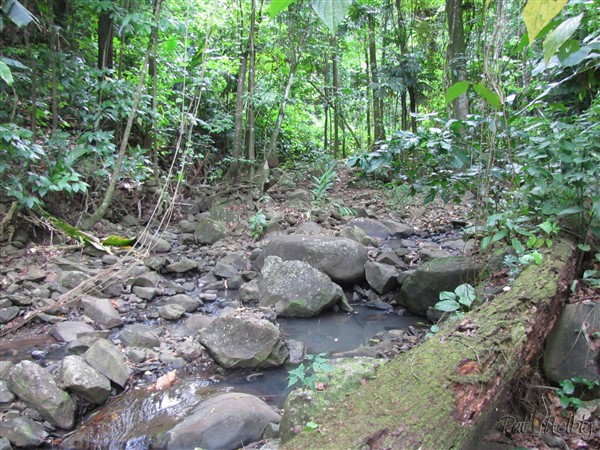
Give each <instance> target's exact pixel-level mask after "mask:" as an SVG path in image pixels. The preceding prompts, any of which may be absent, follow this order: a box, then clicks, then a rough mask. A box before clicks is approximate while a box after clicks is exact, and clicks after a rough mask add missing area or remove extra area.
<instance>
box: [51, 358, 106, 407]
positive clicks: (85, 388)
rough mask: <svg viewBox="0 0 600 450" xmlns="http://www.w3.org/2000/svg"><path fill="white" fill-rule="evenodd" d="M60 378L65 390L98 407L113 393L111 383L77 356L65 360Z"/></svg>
mask: <svg viewBox="0 0 600 450" xmlns="http://www.w3.org/2000/svg"><path fill="white" fill-rule="evenodd" d="M60 376H61V379H62V385H63V386H64V388H65V389H68V390H69V391H71V392H74V393H76V394H77V395H78V396H79V397H81V398H83V399H84V400H87V401H88V402H90V403H94V404H96V405H102V404H103V403H104V402H105V401H106V400H108V398H109V397H110V393H111V386H110V381H109V380H108V378H106V377H105V376H104V375H101V374H100V373H98V371H97V370H96V369H94V368H93V367H91V366H90V365H89V364H88V363H86V362H85V360H84V359H83V358H82V357H80V356H76V355H70V356H67V357H65V358H64V359H63V361H62V365H61V370H60Z"/></svg>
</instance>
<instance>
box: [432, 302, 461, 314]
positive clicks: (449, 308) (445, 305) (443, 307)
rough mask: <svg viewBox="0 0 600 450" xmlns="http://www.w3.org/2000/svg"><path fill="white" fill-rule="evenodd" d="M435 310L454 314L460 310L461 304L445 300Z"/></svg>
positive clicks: (436, 305) (438, 303)
mask: <svg viewBox="0 0 600 450" xmlns="http://www.w3.org/2000/svg"><path fill="white" fill-rule="evenodd" d="M433 308H434V309H437V310H439V311H446V312H454V311H458V310H459V309H460V304H459V303H458V302H457V301H455V300H444V301H441V302H437V303H436V304H435V306H434V307H433Z"/></svg>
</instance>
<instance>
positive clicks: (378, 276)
mask: <svg viewBox="0 0 600 450" xmlns="http://www.w3.org/2000/svg"><path fill="white" fill-rule="evenodd" d="M365 276H366V278H367V283H369V286H371V287H372V288H373V289H375V291H377V293H378V294H387V293H388V292H390V291H391V290H392V289H394V288H395V287H396V286H397V283H396V277H397V276H398V272H396V269H395V268H394V267H393V266H390V265H388V264H382V263H379V262H372V261H369V262H368V263H367V264H365Z"/></svg>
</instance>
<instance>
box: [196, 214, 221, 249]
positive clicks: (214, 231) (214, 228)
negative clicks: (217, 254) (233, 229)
mask: <svg viewBox="0 0 600 450" xmlns="http://www.w3.org/2000/svg"><path fill="white" fill-rule="evenodd" d="M194 236H195V237H196V241H197V242H199V243H200V244H208V245H212V244H214V243H215V242H217V241H219V240H221V239H223V238H224V237H226V236H227V227H226V226H225V223H223V222H221V221H219V220H212V219H209V218H202V219H200V220H199V221H198V225H197V226H196V229H195V230H194Z"/></svg>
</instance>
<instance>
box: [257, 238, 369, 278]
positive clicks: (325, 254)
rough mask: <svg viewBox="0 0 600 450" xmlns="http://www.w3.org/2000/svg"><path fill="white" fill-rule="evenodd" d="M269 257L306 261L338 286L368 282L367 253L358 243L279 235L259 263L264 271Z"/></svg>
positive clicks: (271, 242) (258, 260)
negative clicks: (365, 278)
mask: <svg viewBox="0 0 600 450" xmlns="http://www.w3.org/2000/svg"><path fill="white" fill-rule="evenodd" d="M268 256H279V257H280V258H282V259H284V260H297V261H304V262H306V263H308V264H310V265H311V266H313V267H314V268H316V269H319V270H320V271H321V272H324V273H325V274H327V275H328V276H329V277H330V278H331V279H332V280H333V281H334V282H335V283H339V284H343V285H352V284H359V283H360V282H362V280H364V277H365V270H364V266H365V263H366V262H367V250H366V249H365V247H364V246H363V245H361V244H359V243H358V242H356V241H353V240H351V239H347V238H341V237H330V236H302V235H291V236H276V237H273V238H272V239H271V240H270V241H269V242H268V243H267V245H265V248H264V250H263V252H262V253H261V255H260V256H259V257H258V258H257V260H256V265H257V267H258V268H262V266H263V264H264V261H265V259H266V258H267V257H268Z"/></svg>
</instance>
